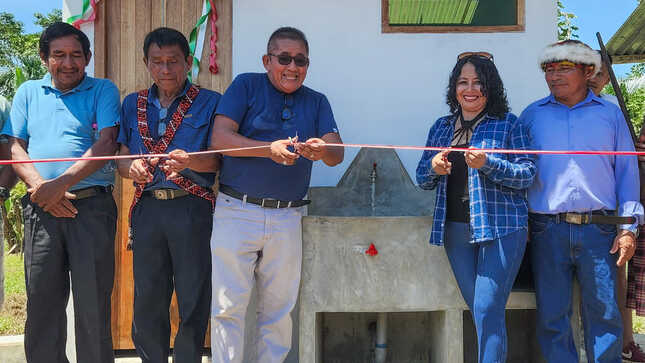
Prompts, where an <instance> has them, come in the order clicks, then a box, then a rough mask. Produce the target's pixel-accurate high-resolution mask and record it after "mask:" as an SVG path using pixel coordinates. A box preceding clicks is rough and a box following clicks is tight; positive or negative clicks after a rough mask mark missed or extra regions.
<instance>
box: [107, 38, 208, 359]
mask: <svg viewBox="0 0 645 363" xmlns="http://www.w3.org/2000/svg"><path fill="white" fill-rule="evenodd" d="M143 52H144V58H143V61H144V63H145V64H146V67H147V69H148V71H149V72H150V75H151V77H152V79H153V80H154V84H153V85H152V86H151V87H150V89H147V90H142V91H139V92H137V93H133V94H130V95H129V96H127V97H126V98H125V99H124V101H123V105H122V110H121V119H122V125H121V129H120V132H119V136H118V138H117V141H118V142H119V143H120V144H121V149H120V153H121V154H131V153H132V154H159V153H169V155H170V157H169V158H168V159H162V160H160V159H158V158H149V159H148V158H140V159H128V160H120V161H119V162H118V168H119V173H120V174H121V176H123V177H124V178H129V179H132V180H133V181H134V184H135V193H134V200H133V203H132V206H131V208H130V233H131V234H130V244H129V247H131V248H132V250H133V271H134V317H133V321H132V340H133V341H134V344H135V347H136V350H137V353H138V354H139V356H140V357H141V359H142V361H143V362H162V361H163V362H165V361H167V359H168V354H169V350H170V317H169V306H170V299H171V296H172V293H173V290H174V291H175V292H176V294H177V301H178V306H179V320H180V322H179V329H178V331H177V335H176V337H175V344H174V352H173V356H174V360H175V361H176V362H193V363H197V362H201V355H202V346H203V343H204V337H205V334H206V327H207V325H208V316H209V306H210V299H211V281H210V272H211V259H210V248H209V240H210V235H211V228H212V209H213V203H214V200H215V197H214V194H213V190H212V189H211V187H212V185H213V184H214V182H215V174H214V172H215V171H216V170H217V168H218V165H219V160H218V158H217V157H216V156H214V155H212V154H211V155H200V156H194V155H189V154H187V152H194V151H201V150H205V149H206V148H207V146H208V142H209V135H210V132H211V128H212V121H213V117H214V115H215V108H216V106H217V103H218V101H219V98H220V95H219V94H218V93H216V92H213V91H210V90H206V89H201V88H199V87H197V86H195V85H194V84H192V83H191V82H190V81H188V80H187V74H188V71H189V70H190V69H191V65H192V60H193V59H192V57H191V56H190V55H189V48H188V42H187V41H186V38H185V37H184V36H183V34H181V33H180V32H179V31H177V30H174V29H170V28H158V29H155V30H153V31H152V32H150V33H149V34H148V35H147V36H146V38H145V40H144V45H143Z"/></svg>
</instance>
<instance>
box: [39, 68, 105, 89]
mask: <svg viewBox="0 0 645 363" xmlns="http://www.w3.org/2000/svg"><path fill="white" fill-rule="evenodd" d="M41 86H42V87H43V88H45V89H47V90H49V91H50V92H54V93H58V94H68V93H73V92H81V91H87V90H88V89H90V88H92V86H93V83H92V80H91V79H90V77H88V76H87V73H84V74H83V80H82V81H81V83H79V84H77V85H76V87H74V88H72V89H71V90H69V91H65V92H62V91H60V90H58V89H56V88H55V87H54V86H52V75H51V74H50V73H49V72H47V73H45V75H44V76H43V78H42V85H41Z"/></svg>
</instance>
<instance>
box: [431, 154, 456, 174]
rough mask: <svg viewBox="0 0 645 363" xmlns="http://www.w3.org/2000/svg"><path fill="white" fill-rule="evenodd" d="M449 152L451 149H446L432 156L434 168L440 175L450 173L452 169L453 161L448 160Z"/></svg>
mask: <svg viewBox="0 0 645 363" xmlns="http://www.w3.org/2000/svg"><path fill="white" fill-rule="evenodd" d="M448 154H450V150H444V151H440V152H439V153H437V155H435V156H434V157H433V158H432V170H434V172H435V173H437V174H438V175H447V174H450V170H452V163H451V162H450V161H448Z"/></svg>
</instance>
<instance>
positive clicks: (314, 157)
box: [295, 137, 327, 161]
mask: <svg viewBox="0 0 645 363" xmlns="http://www.w3.org/2000/svg"><path fill="white" fill-rule="evenodd" d="M325 144H326V143H325V140H323V139H320V138H317V137H314V138H311V139H309V140H307V141H306V142H304V143H298V144H296V145H295V148H296V152H297V153H298V154H300V155H302V156H304V157H305V158H307V159H309V160H311V161H318V160H320V159H322V158H323V157H324V156H325V152H326V151H327V147H326V146H325Z"/></svg>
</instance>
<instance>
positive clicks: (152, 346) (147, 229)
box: [132, 195, 213, 363]
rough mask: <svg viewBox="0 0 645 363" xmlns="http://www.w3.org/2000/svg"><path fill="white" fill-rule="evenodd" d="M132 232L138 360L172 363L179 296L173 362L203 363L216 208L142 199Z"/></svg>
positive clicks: (197, 201)
mask: <svg viewBox="0 0 645 363" xmlns="http://www.w3.org/2000/svg"><path fill="white" fill-rule="evenodd" d="M132 226H133V237H134V241H133V244H132V252H133V268H134V317H133V320H132V340H133V341H134V345H135V347H136V349H137V353H138V354H139V357H141V360H142V361H143V362H144V363H148V362H150V363H162V362H163V363H166V362H168V354H169V352H170V313H169V308H170V299H171V297H172V292H173V290H174V291H175V292H176V293H177V303H178V305H179V319H180V322H179V330H178V331H177V336H176V337H175V345H174V350H173V356H174V361H175V362H180V363H191V362H195V363H197V362H201V359H202V358H201V351H202V347H203V345H204V337H205V335H206V328H207V326H208V319H209V316H210V301H211V256H210V236H211V229H212V226H213V215H212V210H211V203H210V202H209V201H207V200H204V199H201V198H199V197H195V196H192V195H188V196H185V197H181V198H176V199H172V200H156V199H154V198H153V197H151V196H143V197H142V198H141V200H140V201H139V203H138V204H137V205H136V207H135V209H134V211H133V213H132Z"/></svg>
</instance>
